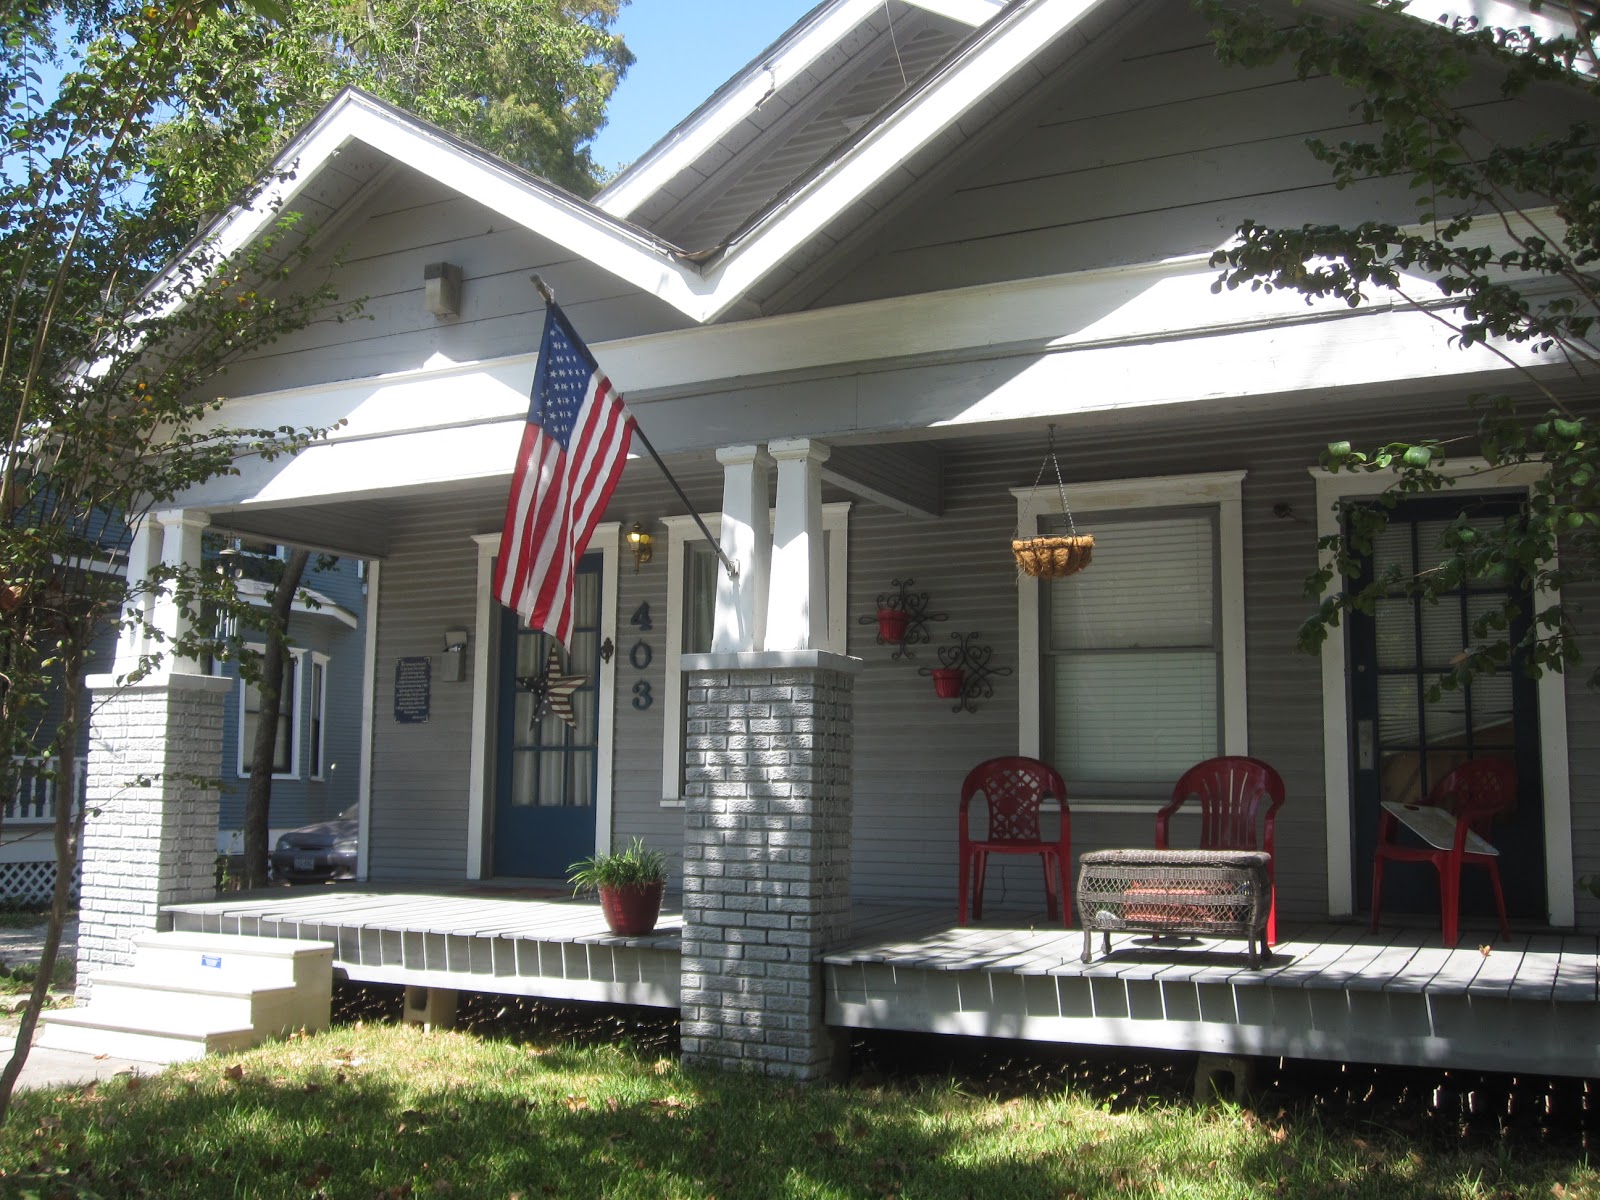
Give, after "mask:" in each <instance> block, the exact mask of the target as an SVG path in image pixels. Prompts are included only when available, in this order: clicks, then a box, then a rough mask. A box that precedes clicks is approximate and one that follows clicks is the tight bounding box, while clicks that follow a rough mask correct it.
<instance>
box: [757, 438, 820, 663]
mask: <svg viewBox="0 0 1600 1200" xmlns="http://www.w3.org/2000/svg"><path fill="white" fill-rule="evenodd" d="M767 450H768V452H769V453H771V455H772V457H773V459H774V460H775V461H776V462H777V464H778V505H777V515H776V517H775V519H774V521H773V528H772V585H771V586H772V590H771V593H770V597H769V599H768V601H767V641H766V649H768V650H820V649H823V648H824V647H825V646H826V645H827V644H828V593H827V574H826V570H825V567H826V561H827V560H826V557H825V555H824V552H823V547H824V542H823V533H822V464H823V463H824V462H826V461H827V460H828V447H827V446H825V445H823V444H822V443H821V442H814V441H812V440H810V439H809V438H789V439H786V440H784V441H780V442H768V443H767Z"/></svg>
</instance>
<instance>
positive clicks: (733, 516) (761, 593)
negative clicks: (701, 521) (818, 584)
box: [711, 446, 772, 654]
mask: <svg viewBox="0 0 1600 1200" xmlns="http://www.w3.org/2000/svg"><path fill="white" fill-rule="evenodd" d="M717 461H718V462H720V463H721V464H722V535H721V538H720V539H719V540H720V542H721V544H722V552H723V553H724V554H726V555H727V556H728V557H729V558H731V559H732V560H733V561H734V562H735V563H736V564H737V565H738V567H739V577H738V578H737V579H729V578H728V572H727V571H726V570H725V569H724V568H723V567H722V566H721V564H720V563H719V564H718V566H717V611H716V618H715V623H714V625H713V627H712V633H711V650H712V652H713V653H717V654H721V653H735V652H738V651H744V650H760V649H762V648H763V646H764V638H765V635H766V624H767V570H768V564H769V563H770V561H771V558H772V534H771V525H770V523H769V521H768V518H767V489H768V487H769V485H770V483H771V479H772V460H771V459H770V458H768V457H767V456H766V455H765V454H763V453H761V449H760V447H759V446H724V447H723V448H722V449H721V450H718V451H717Z"/></svg>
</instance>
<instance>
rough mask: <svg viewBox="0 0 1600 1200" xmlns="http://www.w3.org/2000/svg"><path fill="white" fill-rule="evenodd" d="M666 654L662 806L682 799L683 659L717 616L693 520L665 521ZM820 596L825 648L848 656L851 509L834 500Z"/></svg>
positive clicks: (713, 576)
mask: <svg viewBox="0 0 1600 1200" xmlns="http://www.w3.org/2000/svg"><path fill="white" fill-rule="evenodd" d="M664 523H665V524H666V526H667V599H668V612H667V653H666V679H665V680H664V682H663V684H662V700H663V703H662V706H661V708H662V719H663V721H665V723H666V724H665V728H664V730H663V731H662V739H661V740H662V754H661V772H662V774H661V778H662V803H664V804H671V805H677V804H681V803H682V802H683V801H682V796H683V670H682V667H681V665H680V663H681V661H682V656H683V655H685V654H704V653H706V652H708V651H709V650H710V649H711V629H712V620H713V614H714V613H715V611H716V598H717V575H718V573H719V572H720V571H721V569H722V566H721V564H720V563H719V562H718V561H717V555H716V552H715V551H714V550H712V548H711V546H710V545H709V544H708V543H707V542H706V540H705V537H704V536H703V535H702V534H701V533H700V530H699V528H698V527H697V526H696V525H695V523H694V519H693V518H692V517H667V518H665V519H664ZM705 523H706V525H707V527H709V528H710V530H711V532H712V534H713V535H715V534H718V533H720V532H721V516H720V514H717V513H710V514H707V515H706V517H705ZM822 530H823V533H822V537H823V559H824V562H825V564H826V565H825V568H824V585H823V586H824V591H825V593H826V595H827V597H828V638H827V644H826V645H825V646H824V647H823V648H824V649H825V650H829V651H831V652H833V653H835V654H844V653H845V652H846V634H845V630H846V619H847V614H846V612H845V596H846V589H847V585H848V583H849V580H848V579H847V575H848V573H849V572H848V567H847V562H848V558H847V553H846V552H847V550H848V548H849V546H848V543H849V536H850V504H849V502H848V501H836V502H834V503H831V504H824V505H823V506H822Z"/></svg>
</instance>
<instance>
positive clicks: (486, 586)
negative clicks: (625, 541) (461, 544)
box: [466, 521, 622, 879]
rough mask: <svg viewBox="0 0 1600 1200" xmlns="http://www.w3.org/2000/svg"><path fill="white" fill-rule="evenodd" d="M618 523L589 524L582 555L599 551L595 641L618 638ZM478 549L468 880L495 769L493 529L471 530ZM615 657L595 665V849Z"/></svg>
mask: <svg viewBox="0 0 1600 1200" xmlns="http://www.w3.org/2000/svg"><path fill="white" fill-rule="evenodd" d="M621 536H622V524H621V522H619V521H602V522H601V523H600V524H598V525H596V526H595V528H594V536H593V537H592V538H590V539H589V547H588V550H587V551H586V553H589V554H598V555H600V643H601V645H604V644H605V642H606V639H607V638H609V639H611V643H612V645H615V644H616V640H617V562H618V556H619V553H620V551H621V541H620V540H619V539H620V538H621ZM472 540H473V541H474V542H475V543H476V544H477V547H478V587H477V603H476V606H475V612H476V616H475V618H474V623H473V627H474V630H475V633H474V636H473V639H472V766H471V771H470V774H469V778H468V784H467V864H466V865H467V878H468V879H482V878H484V876H485V875H486V874H487V873H488V872H489V870H490V865H489V864H490V861H491V860H490V857H489V839H488V836H487V823H488V821H487V818H488V813H489V812H490V811H491V810H492V808H493V806H494V796H493V795H492V794H491V791H492V788H493V784H494V778H493V776H494V773H493V771H492V770H491V769H490V767H491V764H493V762H494V751H495V746H494V721H493V720H492V719H491V714H492V710H493V698H494V695H495V684H496V683H497V682H498V680H497V678H496V675H497V664H498V662H499V656H498V654H497V653H496V651H497V649H498V643H499V640H500V639H499V636H498V633H497V632H496V631H497V630H498V629H499V620H498V616H499V614H498V613H497V612H496V608H497V607H498V606H497V605H496V603H495V600H494V595H493V591H494V589H493V583H494V556H495V554H496V553H497V552H498V551H499V549H500V535H499V534H498V533H478V534H474V535H473V538H472ZM616 681H617V659H616V655H614V654H613V655H612V657H611V661H610V662H602V663H601V664H600V680H599V687H600V695H599V697H598V700H597V703H598V704H599V706H600V711H599V714H598V715H599V725H598V727H597V729H596V737H595V780H594V852H595V853H596V854H605V853H607V852H609V851H610V849H611V804H612V787H613V781H614V778H615V758H614V748H615V742H616V726H617V704H616Z"/></svg>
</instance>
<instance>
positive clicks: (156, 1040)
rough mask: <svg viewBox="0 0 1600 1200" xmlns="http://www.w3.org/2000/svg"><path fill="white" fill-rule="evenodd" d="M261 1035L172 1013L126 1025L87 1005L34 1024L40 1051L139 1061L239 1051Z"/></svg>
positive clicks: (169, 1061)
mask: <svg viewBox="0 0 1600 1200" xmlns="http://www.w3.org/2000/svg"><path fill="white" fill-rule="evenodd" d="M259 1041H261V1038H260V1037H259V1036H258V1035H257V1034H256V1031H255V1030H253V1029H251V1028H250V1027H249V1026H244V1027H242V1028H237V1027H236V1028H217V1029H206V1028H200V1027H197V1026H196V1025H195V1024H194V1022H193V1021H192V1020H191V1019H189V1018H188V1017H187V1016H185V1015H182V1014H178V1015H173V1016H170V1017H169V1018H168V1019H166V1020H164V1021H156V1020H149V1021H146V1022H143V1023H142V1024H141V1025H140V1027H138V1028H126V1027H124V1025H123V1023H122V1022H121V1021H120V1019H119V1018H118V1017H117V1016H115V1015H113V1014H111V1013H109V1012H106V1013H97V1012H96V1011H95V1010H94V1007H93V1006H92V1005H91V1006H90V1007H88V1008H81V1009H62V1010H60V1011H58V1012H52V1013H51V1014H50V1015H49V1016H48V1017H47V1018H46V1019H45V1022H44V1024H43V1025H42V1026H41V1027H40V1030H39V1036H38V1038H37V1039H36V1040H35V1042H34V1044H35V1045H37V1046H41V1047H43V1048H44V1049H46V1050H74V1051H77V1052H78V1053H80V1054H109V1055H115V1056H117V1057H119V1058H136V1059H139V1060H141V1061H143V1062H158V1063H173V1062H186V1061H188V1060H189V1059H193V1058H204V1057H205V1056H206V1055H207V1054H216V1053H221V1052H227V1051H232V1050H245V1049H248V1048H249V1047H251V1046H254V1045H255V1044H256V1043H257V1042H259Z"/></svg>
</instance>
